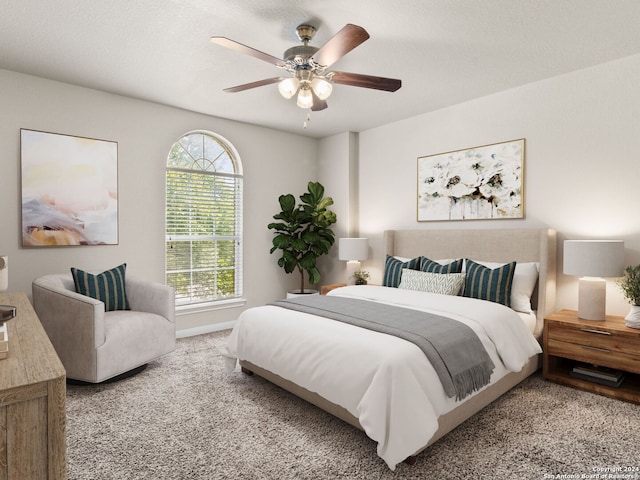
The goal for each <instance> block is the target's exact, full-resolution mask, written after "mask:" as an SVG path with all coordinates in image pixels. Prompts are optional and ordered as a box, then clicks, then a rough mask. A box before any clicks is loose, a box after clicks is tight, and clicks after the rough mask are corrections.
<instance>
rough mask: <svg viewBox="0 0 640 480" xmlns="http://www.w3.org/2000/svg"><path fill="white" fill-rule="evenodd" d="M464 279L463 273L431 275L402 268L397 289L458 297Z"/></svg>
mask: <svg viewBox="0 0 640 480" xmlns="http://www.w3.org/2000/svg"><path fill="white" fill-rule="evenodd" d="M464 277H465V274H464V273H446V274H444V273H431V272H420V271H419V270H409V269H407V268H403V269H402V279H401V280H400V285H398V288H404V289H405V290H416V291H419V292H430V293H440V294H442V295H458V293H460V289H461V288H462V286H463V285H464Z"/></svg>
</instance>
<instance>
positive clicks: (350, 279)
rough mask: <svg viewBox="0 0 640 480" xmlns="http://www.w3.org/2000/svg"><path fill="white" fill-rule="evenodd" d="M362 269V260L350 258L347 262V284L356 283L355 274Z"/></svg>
mask: <svg viewBox="0 0 640 480" xmlns="http://www.w3.org/2000/svg"><path fill="white" fill-rule="evenodd" d="M358 270H360V262H359V261H357V260H349V261H348V262H347V285H355V284H356V279H355V278H354V276H353V274H354V273H356V272H357V271H358Z"/></svg>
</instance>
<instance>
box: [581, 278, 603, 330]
mask: <svg viewBox="0 0 640 480" xmlns="http://www.w3.org/2000/svg"><path fill="white" fill-rule="evenodd" d="M606 299H607V281H606V280H604V279H602V278H581V279H579V280H578V317H579V318H581V319H583V320H596V321H602V320H604V319H605V314H606Z"/></svg>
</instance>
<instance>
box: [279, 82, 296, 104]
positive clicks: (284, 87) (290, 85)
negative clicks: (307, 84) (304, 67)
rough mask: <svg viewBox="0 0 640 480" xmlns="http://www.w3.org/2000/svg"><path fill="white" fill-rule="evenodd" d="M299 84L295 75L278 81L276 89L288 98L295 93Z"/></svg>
mask: <svg viewBox="0 0 640 480" xmlns="http://www.w3.org/2000/svg"><path fill="white" fill-rule="evenodd" d="M299 86H300V80H298V79H297V78H296V77H291V78H285V79H284V80H282V81H281V82H280V83H278V91H279V92H280V95H282V96H283V97H284V98H286V99H289V98H291V97H293V96H294V95H295V94H296V92H297V91H298V87H299Z"/></svg>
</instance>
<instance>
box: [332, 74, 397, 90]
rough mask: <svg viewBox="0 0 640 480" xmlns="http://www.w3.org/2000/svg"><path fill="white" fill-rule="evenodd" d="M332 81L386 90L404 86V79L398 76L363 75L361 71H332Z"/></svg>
mask: <svg viewBox="0 0 640 480" xmlns="http://www.w3.org/2000/svg"><path fill="white" fill-rule="evenodd" d="M331 73H332V76H331V81H332V82H333V83H339V84H340V85H351V86H354V87H364V88H374V89H376V90H384V91H386V92H395V91H396V90H398V89H399V88H400V87H401V86H402V80H398V79H396V78H386V77H375V76H373V75H361V74H359V73H348V72H331Z"/></svg>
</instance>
